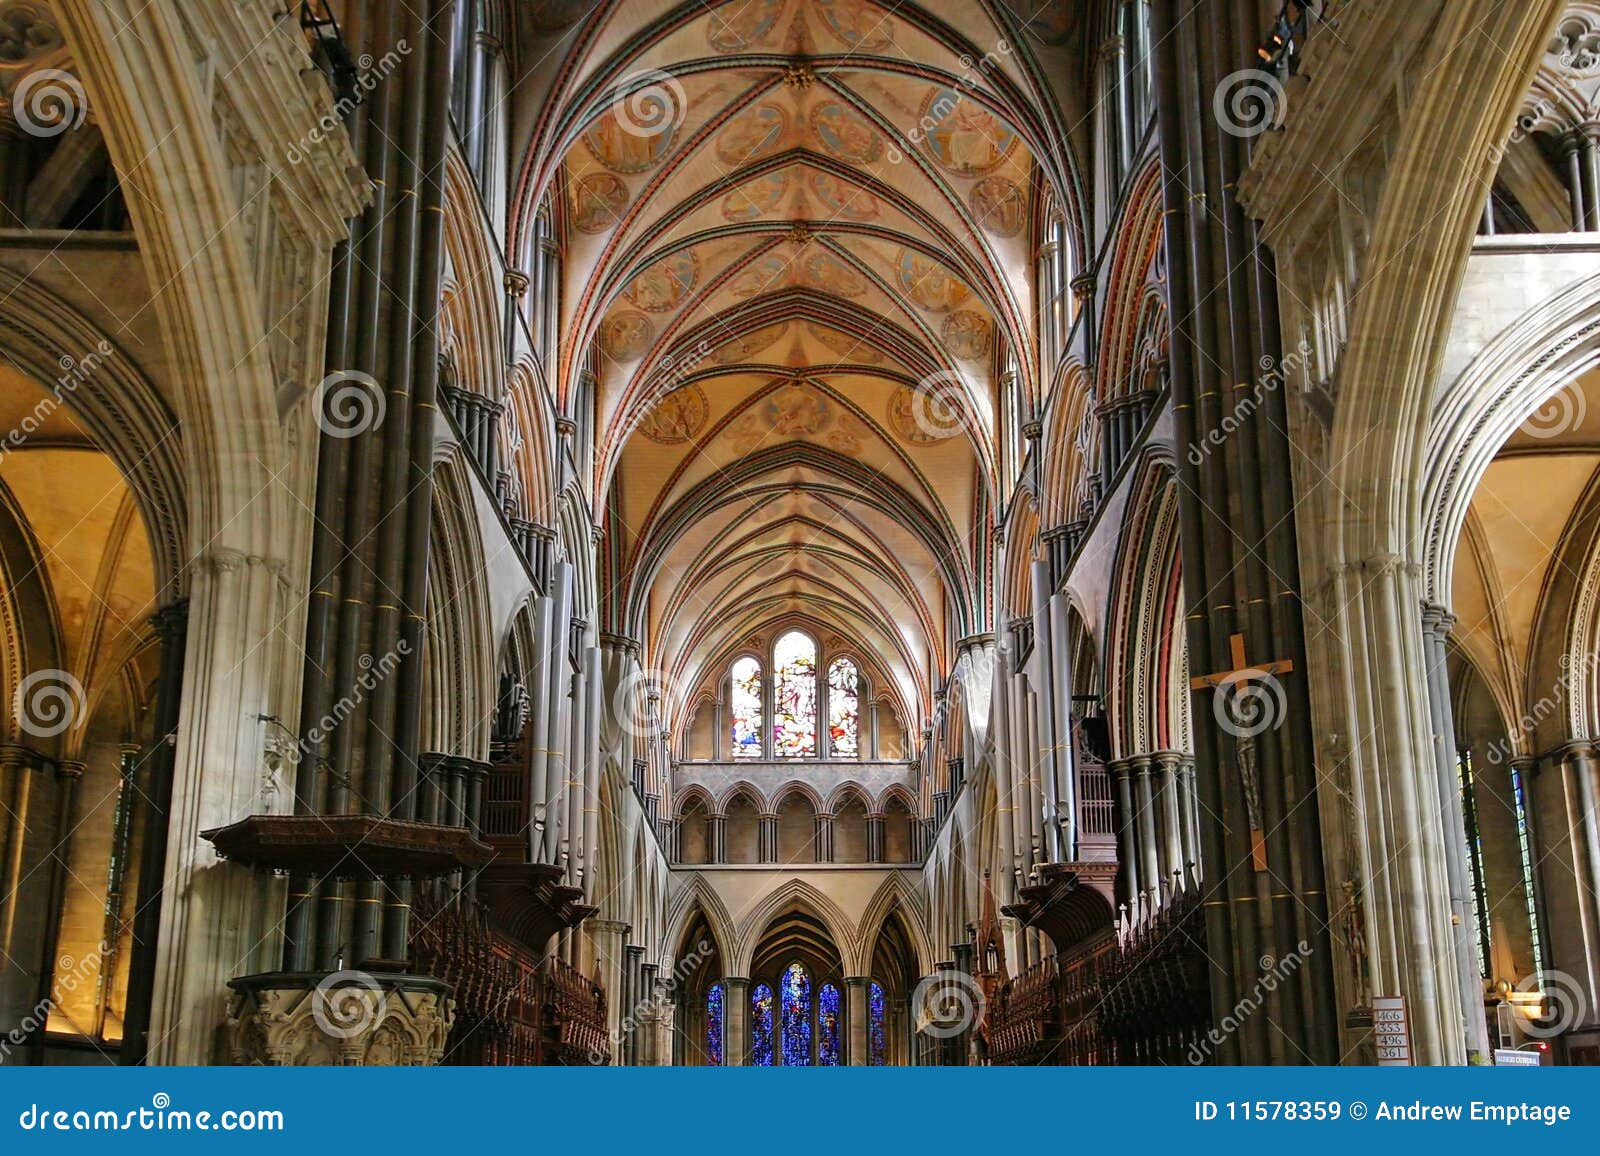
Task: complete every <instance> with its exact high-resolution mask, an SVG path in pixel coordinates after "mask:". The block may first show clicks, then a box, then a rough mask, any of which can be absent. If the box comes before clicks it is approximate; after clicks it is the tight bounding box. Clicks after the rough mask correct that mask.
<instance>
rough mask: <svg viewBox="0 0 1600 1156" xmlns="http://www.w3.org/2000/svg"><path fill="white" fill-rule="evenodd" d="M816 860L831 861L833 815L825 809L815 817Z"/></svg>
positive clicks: (820, 861)
mask: <svg viewBox="0 0 1600 1156" xmlns="http://www.w3.org/2000/svg"><path fill="white" fill-rule="evenodd" d="M816 843H817V862H818V863H832V862H833V816H832V815H830V814H828V813H827V812H826V811H822V812H819V813H818V814H817V817H816Z"/></svg>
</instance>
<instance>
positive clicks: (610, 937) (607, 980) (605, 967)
mask: <svg viewBox="0 0 1600 1156" xmlns="http://www.w3.org/2000/svg"><path fill="white" fill-rule="evenodd" d="M587 926H588V928H589V936H590V938H591V939H592V940H593V942H594V957H595V971H596V975H595V978H596V979H597V980H599V982H600V985H601V986H602V987H604V988H605V989H606V1034H607V1035H608V1036H609V1037H610V1040H611V1062H612V1063H613V1064H620V1063H621V1062H622V1054H621V1053H622V1047H621V1040H622V1003H623V994H622V974H623V963H624V958H625V957H624V955H623V942H624V937H626V935H627V934H628V924H626V923H623V922H621V921H620V920H616V919H590V920H589V921H588V925H587Z"/></svg>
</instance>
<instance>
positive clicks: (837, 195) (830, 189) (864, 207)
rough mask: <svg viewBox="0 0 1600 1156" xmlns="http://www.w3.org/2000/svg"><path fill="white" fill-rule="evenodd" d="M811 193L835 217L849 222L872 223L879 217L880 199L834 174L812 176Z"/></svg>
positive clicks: (814, 174)
mask: <svg viewBox="0 0 1600 1156" xmlns="http://www.w3.org/2000/svg"><path fill="white" fill-rule="evenodd" d="M810 183H811V191H812V192H814V193H816V195H817V196H818V197H819V198H821V200H822V203H823V204H824V205H826V206H827V207H828V209H829V210H831V211H832V213H833V215H834V216H835V217H842V218H844V219H845V220H849V221H870V220H872V219H873V218H874V217H876V216H877V215H878V198H877V197H875V196H873V195H872V194H871V193H869V192H867V190H866V189H863V188H860V187H859V186H857V185H852V184H851V183H850V182H848V181H843V180H840V179H839V178H838V177H836V176H834V175H833V174H832V173H818V172H814V173H812V174H811V182H810Z"/></svg>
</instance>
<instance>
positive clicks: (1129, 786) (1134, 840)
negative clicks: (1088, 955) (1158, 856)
mask: <svg viewBox="0 0 1600 1156" xmlns="http://www.w3.org/2000/svg"><path fill="white" fill-rule="evenodd" d="M1106 771H1107V773H1108V774H1110V775H1111V778H1112V780H1113V781H1114V782H1115V783H1116V784H1117V811H1118V814H1119V818H1120V820H1121V821H1120V822H1118V824H1117V858H1118V859H1119V860H1120V861H1121V864H1122V878H1123V882H1124V884H1125V893H1124V895H1123V899H1124V901H1125V902H1126V903H1127V904H1128V906H1129V907H1132V906H1133V904H1134V899H1135V898H1136V897H1137V896H1138V894H1139V887H1140V885H1141V881H1140V878H1139V835H1138V831H1139V816H1138V813H1137V812H1136V811H1135V810H1134V804H1133V763H1132V761H1131V760H1129V759H1113V760H1112V761H1111V762H1109V763H1107V764H1106Z"/></svg>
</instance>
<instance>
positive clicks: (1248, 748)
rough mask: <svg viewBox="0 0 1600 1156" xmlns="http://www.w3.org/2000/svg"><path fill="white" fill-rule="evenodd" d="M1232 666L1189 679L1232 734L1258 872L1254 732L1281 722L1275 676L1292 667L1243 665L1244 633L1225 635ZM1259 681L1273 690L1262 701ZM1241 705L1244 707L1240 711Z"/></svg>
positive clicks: (1263, 845) (1262, 864) (1261, 859)
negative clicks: (1210, 698)
mask: <svg viewBox="0 0 1600 1156" xmlns="http://www.w3.org/2000/svg"><path fill="white" fill-rule="evenodd" d="M1228 652H1229V657H1230V658H1231V659H1232V660H1233V669H1232V670H1223V671H1218V672H1217V673H1216V674H1203V675H1201V676H1200V677H1198V678H1194V679H1190V681H1189V685H1190V686H1192V687H1193V688H1194V689H1195V690H1216V691H1217V692H1218V697H1217V699H1216V710H1215V713H1216V716H1217V721H1218V722H1219V723H1221V724H1222V727H1223V729H1224V730H1226V731H1227V732H1228V733H1229V734H1231V735H1233V737H1234V759H1235V762H1236V764H1237V769H1238V774H1239V782H1240V785H1241V786H1242V787H1243V788H1244V809H1245V815H1246V818H1247V819H1248V821H1249V823H1250V861H1251V866H1253V867H1254V868H1255V869H1256V870H1257V871H1265V870H1266V869H1267V836H1266V832H1265V831H1264V830H1263V826H1262V819H1261V781H1260V776H1259V775H1258V774H1257V767H1256V736H1257V735H1258V734H1260V733H1261V732H1262V731H1264V730H1267V729H1269V728H1271V727H1274V726H1277V725H1278V724H1279V723H1281V722H1282V721H1283V710H1284V703H1283V701H1282V691H1281V690H1276V688H1277V681H1276V680H1275V679H1274V678H1273V677H1272V676H1273V675H1276V674H1287V673H1288V672H1289V671H1292V670H1293V669H1294V663H1293V662H1290V661H1289V660H1288V659H1279V660H1277V661H1275V662H1266V663H1262V664H1261V665H1260V666H1248V665H1246V663H1245V657H1244V635H1242V634H1234V635H1231V636H1230V637H1229V638H1228ZM1257 682H1261V683H1263V684H1265V685H1266V686H1267V687H1269V688H1273V690H1274V691H1275V693H1270V694H1269V698H1268V700H1267V701H1262V698H1261V691H1260V690H1259V689H1257V688H1256V686H1255V684H1256V683H1257ZM1241 707H1242V708H1243V709H1241Z"/></svg>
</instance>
